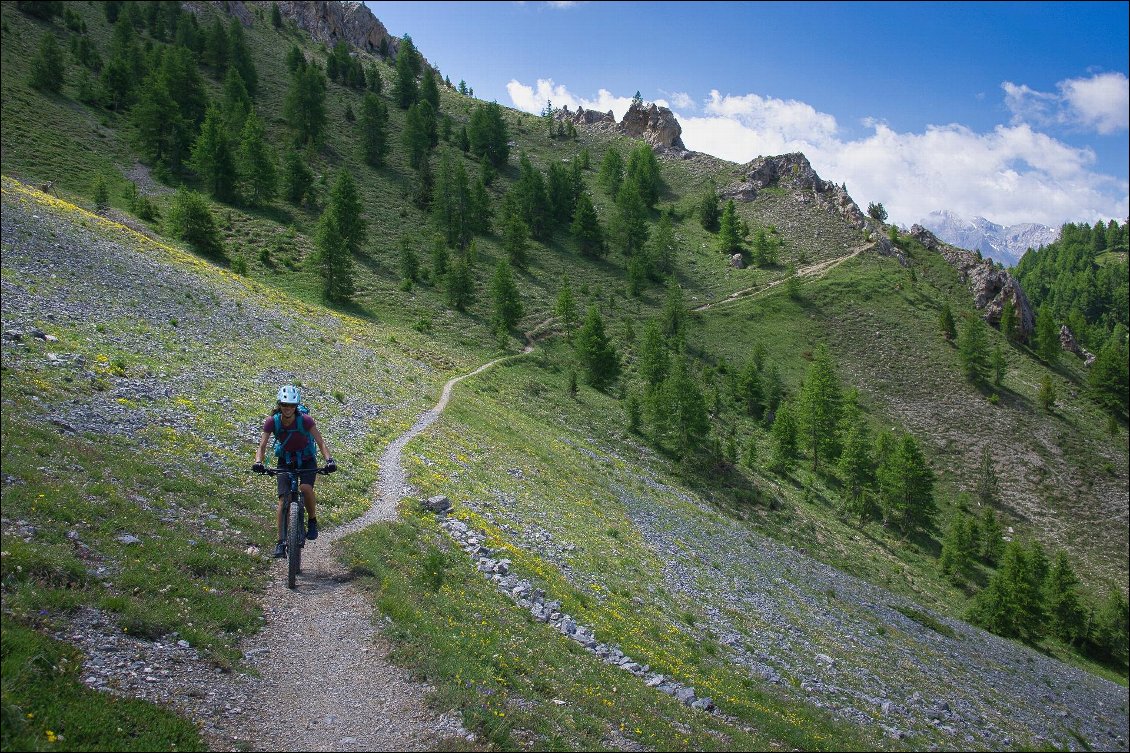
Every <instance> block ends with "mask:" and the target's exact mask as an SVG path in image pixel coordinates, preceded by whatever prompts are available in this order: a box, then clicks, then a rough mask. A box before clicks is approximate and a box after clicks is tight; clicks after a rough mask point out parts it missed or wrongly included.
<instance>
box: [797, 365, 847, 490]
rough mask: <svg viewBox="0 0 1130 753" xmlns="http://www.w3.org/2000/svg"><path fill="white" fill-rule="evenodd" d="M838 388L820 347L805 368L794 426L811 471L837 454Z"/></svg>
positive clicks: (831, 366) (837, 383) (830, 366)
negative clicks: (805, 451) (809, 459)
mask: <svg viewBox="0 0 1130 753" xmlns="http://www.w3.org/2000/svg"><path fill="white" fill-rule="evenodd" d="M841 391H842V390H841V388H840V382H839V378H838V377H837V376H836V370H835V366H834V365H833V364H832V358H831V356H830V355H829V354H828V349H827V348H826V347H825V346H824V345H821V346H820V347H819V349H818V350H817V352H816V355H815V357H814V358H813V361H812V364H811V365H810V366H809V367H808V373H807V374H806V375H805V378H804V385H803V386H802V387H801V391H800V396H799V398H798V401H797V419H798V421H797V423H798V425H799V426H798V429H799V431H800V433H801V434H802V435H803V436H804V444H805V445H806V446H807V449H808V451H809V452H810V453H811V455H812V470H813V471H819V469H820V459H821V458H825V459H826V460H829V461H830V460H833V459H834V458H835V457H836V454H837V452H838V449H839V448H838V447H837V436H836V435H837V428H838V426H839V422H840V397H841Z"/></svg>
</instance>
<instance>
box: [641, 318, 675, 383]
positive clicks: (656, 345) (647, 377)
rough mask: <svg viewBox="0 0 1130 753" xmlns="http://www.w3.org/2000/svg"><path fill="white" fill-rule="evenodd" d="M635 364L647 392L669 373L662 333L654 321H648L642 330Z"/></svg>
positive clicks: (662, 380)
mask: <svg viewBox="0 0 1130 753" xmlns="http://www.w3.org/2000/svg"><path fill="white" fill-rule="evenodd" d="M637 364H638V370H639V375H640V377H642V378H643V380H644V384H645V389H646V390H647V392H648V393H651V392H652V391H654V390H655V389H656V388H658V387H659V386H660V385H661V384H663V382H664V380H666V379H667V375H668V374H669V373H670V368H671V363H670V358H669V357H668V354H667V346H666V344H665V343H664V342H663V335H662V334H660V332H659V325H658V324H657V323H656V322H654V321H651V322H648V325H647V328H646V329H645V330H644V335H643V339H642V340H641V342H640V350H639V356H638V359H637Z"/></svg>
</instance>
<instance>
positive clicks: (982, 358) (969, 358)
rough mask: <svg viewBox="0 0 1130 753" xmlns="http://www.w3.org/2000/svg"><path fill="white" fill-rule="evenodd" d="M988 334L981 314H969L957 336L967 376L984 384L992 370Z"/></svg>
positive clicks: (962, 367) (963, 368)
mask: <svg viewBox="0 0 1130 753" xmlns="http://www.w3.org/2000/svg"><path fill="white" fill-rule="evenodd" d="M988 350H989V343H988V336H987V335H986V333H985V324H984V322H982V321H981V317H979V316H969V317H967V318H966V319H965V323H964V324H963V325H962V328H961V333H960V334H959V335H958V338H957V355H958V358H959V359H960V360H961V370H962V373H963V374H964V375H965V378H966V379H968V380H969V381H970V382H973V383H974V384H983V383H984V382H985V381H986V380H987V377H988V376H989V372H990V368H991V365H990V361H989V352H988Z"/></svg>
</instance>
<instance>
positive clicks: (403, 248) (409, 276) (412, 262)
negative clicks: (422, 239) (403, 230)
mask: <svg viewBox="0 0 1130 753" xmlns="http://www.w3.org/2000/svg"><path fill="white" fill-rule="evenodd" d="M399 266H400V280H401V290H411V289H412V285H413V284H414V283H416V282H419V280H420V257H418V256H417V255H416V252H415V251H414V250H413V249H412V244H411V243H410V242H409V240H408V236H406V235H402V236H400V259H399Z"/></svg>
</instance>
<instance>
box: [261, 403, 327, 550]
mask: <svg viewBox="0 0 1130 753" xmlns="http://www.w3.org/2000/svg"><path fill="white" fill-rule="evenodd" d="M301 403H302V395H301V393H300V392H299V391H298V388H297V387H294V386H292V385H289V384H288V385H285V386H283V387H280V388H279V394H278V404H277V405H276V406H275V409H274V410H273V411H272V412H271V415H269V416H267V420H266V421H264V422H263V434H262V436H261V437H260V438H259V449H258V450H257V451H256V452H255V464H254V465H253V466H251V470H253V471H255V472H256V473H265V472H266V468H265V467H264V466H263V456H264V453H265V452H266V451H267V442H269V441H270V439H271V436H272V435H275V439H276V440H277V444H276V450H275V454H276V455H277V456H278V461H279V462H278V467H279V468H286V469H289V470H297V471H298V472H299V474H298V478H299V488H300V489H301V490H302V496H303V499H304V500H305V501H306V514H307V517H308V518H309V525H308V526H307V529H306V538H307V539H309V540H310V541H313V540H314V539H316V538H318V518H317V517H316V516H315V514H314V479H315V478H317V474H316V473H315V472H314V470H315V469H316V468H317V467H318V455H317V453H318V450H321V452H322V457H324V458H325V459H326V473H333V472H334V471H336V470H337V463H336V462H334V459H333V456H332V455H330V451H329V449H328V448H327V447H326V441H325V440H324V439H322V433H321V432H320V431H318V426H317V424H315V423H314V418H313V416H311V415H310V414H309V413H307V412H306V409H305V408H301V409H300V405H301ZM276 417H277V419H276ZM277 478H278V481H279V506H278V514H277V519H278V532H279V539H278V544H276V545H275V557H285V556H286V541H285V534H284V533H283V526H284V521H283V502H284V500H285V499H286V495H287V494H289V493H290V481H289V480H288V479H287V477H286V476H285V475H280V476H278V477H277Z"/></svg>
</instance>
